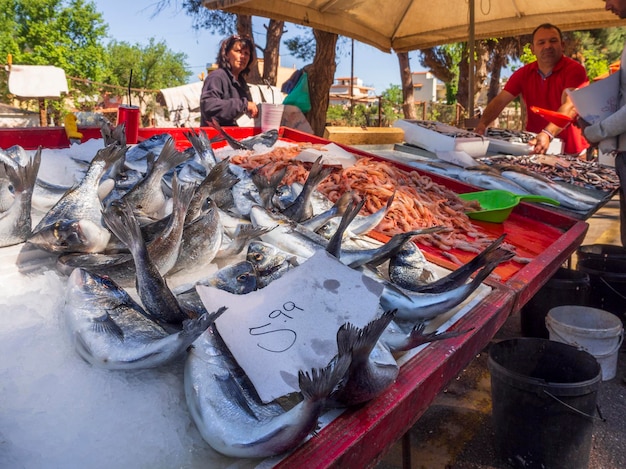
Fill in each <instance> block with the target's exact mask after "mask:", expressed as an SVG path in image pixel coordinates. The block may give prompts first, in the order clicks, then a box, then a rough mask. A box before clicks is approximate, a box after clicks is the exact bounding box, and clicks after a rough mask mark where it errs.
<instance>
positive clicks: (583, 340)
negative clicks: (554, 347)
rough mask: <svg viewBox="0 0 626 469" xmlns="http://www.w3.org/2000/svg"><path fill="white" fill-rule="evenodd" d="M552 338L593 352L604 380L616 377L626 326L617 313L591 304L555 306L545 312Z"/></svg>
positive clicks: (547, 326)
mask: <svg viewBox="0 0 626 469" xmlns="http://www.w3.org/2000/svg"><path fill="white" fill-rule="evenodd" d="M546 328H547V329H548V332H549V335H550V340H554V341H557V342H563V343H566V344H569V345H572V346H574V347H577V348H579V349H581V350H584V351H586V352H588V353H590V354H591V355H593V356H594V357H595V358H596V360H598V363H599V364H600V367H601V368H602V380H603V381H607V380H609V379H613V378H614V377H615V373H616V369H617V355H618V351H619V348H620V346H621V345H622V341H623V340H624V326H623V325H622V321H621V320H620V318H619V317H617V316H616V315H614V314H612V313H609V312H608V311H604V310H603V309H597V308H590V307H588V306H577V305H565V306H557V307H555V308H552V309H551V310H550V311H549V312H548V315H547V316H546Z"/></svg>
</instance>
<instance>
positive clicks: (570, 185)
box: [375, 120, 619, 220]
mask: <svg viewBox="0 0 626 469" xmlns="http://www.w3.org/2000/svg"><path fill="white" fill-rule="evenodd" d="M395 125H397V126H398V127H400V128H402V129H404V131H405V142H404V143H403V144H397V145H394V146H393V147H391V146H387V147H386V148H379V149H378V151H375V152H376V153H377V154H380V155H381V156H383V155H384V156H386V157H388V158H390V159H392V160H399V161H403V162H405V163H407V164H408V165H410V166H412V167H416V168H419V169H424V170H426V171H429V172H436V173H438V174H442V175H445V176H447V177H450V178H453V179H457V180H461V181H463V182H466V183H467V184H470V185H473V186H476V187H479V188H483V189H504V190H508V191H510V192H513V193H516V194H533V195H543V196H547V197H552V198H556V199H557V200H559V201H560V202H561V204H560V205H559V206H555V207H552V208H553V210H555V211H557V212H560V213H563V214H565V215H567V216H570V217H572V218H578V219H581V220H585V219H587V218H589V217H590V216H592V215H593V214H594V213H595V212H596V211H597V210H598V209H600V208H601V207H602V206H603V205H604V204H606V203H607V202H608V201H609V200H610V199H611V198H612V197H613V195H614V194H615V193H616V191H617V189H618V187H619V180H618V178H617V175H616V173H615V170H614V168H612V167H608V166H606V165H604V164H602V162H601V161H600V159H599V158H598V159H596V160H594V161H587V160H585V159H584V158H582V157H580V158H579V157H575V156H570V155H563V154H562V152H561V151H560V149H556V148H554V149H553V148H552V144H554V143H557V139H555V140H553V142H552V144H551V148H549V149H548V154H546V155H536V154H532V146H531V145H529V143H528V142H529V141H530V140H531V139H532V138H533V137H534V134H532V133H531V132H526V131H513V130H508V129H497V128H488V129H487V131H486V133H485V136H482V135H478V134H475V133H473V132H471V131H467V130H463V129H458V128H456V127H452V126H447V125H444V124H440V123H437V122H432V121H412V120H408V121H407V120H399V121H397V122H396V124H395Z"/></svg>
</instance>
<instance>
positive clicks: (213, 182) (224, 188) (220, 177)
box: [187, 159, 239, 222]
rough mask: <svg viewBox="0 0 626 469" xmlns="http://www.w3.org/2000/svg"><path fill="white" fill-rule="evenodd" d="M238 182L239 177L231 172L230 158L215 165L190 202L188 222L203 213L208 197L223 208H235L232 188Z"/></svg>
mask: <svg viewBox="0 0 626 469" xmlns="http://www.w3.org/2000/svg"><path fill="white" fill-rule="evenodd" d="M238 182H239V179H238V178H237V177H236V176H235V175H234V174H233V173H232V172H230V169H229V161H228V159H224V160H222V161H220V162H219V163H217V164H216V165H215V166H213V168H211V170H210V171H209V173H208V174H207V176H206V177H205V178H204V179H203V180H202V182H200V184H199V185H198V186H197V187H196V192H195V193H194V196H193V198H192V199H191V203H190V204H189V213H188V215H187V222H190V221H191V220H193V219H195V218H196V217H197V216H198V215H199V214H200V213H202V207H203V205H204V204H205V201H206V199H207V198H208V197H210V198H211V199H212V200H213V201H214V202H215V203H216V204H217V206H218V207H219V208H220V209H222V210H230V209H231V208H233V206H234V200H233V194H232V192H231V189H232V188H233V186H234V185H235V184H237V183H238Z"/></svg>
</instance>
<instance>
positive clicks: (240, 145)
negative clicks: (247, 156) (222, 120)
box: [211, 117, 251, 150]
mask: <svg viewBox="0 0 626 469" xmlns="http://www.w3.org/2000/svg"><path fill="white" fill-rule="evenodd" d="M211 124H212V126H213V128H215V130H217V131H218V132H219V133H220V135H221V136H222V137H224V140H226V141H227V142H228V144H229V145H230V146H231V148H233V149H234V150H251V148H250V147H249V146H248V145H246V144H244V143H241V142H239V141H238V140H235V139H234V138H233V137H231V136H230V135H229V134H228V133H227V132H226V131H225V130H224V129H223V128H222V126H221V125H220V124H219V122H217V119H215V117H214V118H212V119H211Z"/></svg>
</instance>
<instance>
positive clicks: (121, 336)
mask: <svg viewBox="0 0 626 469" xmlns="http://www.w3.org/2000/svg"><path fill="white" fill-rule="evenodd" d="M224 310H225V308H221V309H220V310H218V311H217V312H215V313H212V314H208V313H205V314H204V315H202V316H200V317H199V318H197V319H190V320H187V321H185V322H184V323H183V326H182V330H179V331H177V332H173V333H172V332H170V331H167V330H166V329H164V328H163V327H162V326H160V325H159V324H157V323H156V322H155V321H153V320H152V319H150V318H149V317H148V316H147V315H146V312H145V311H144V310H143V308H142V307H141V306H140V305H139V304H138V303H137V302H135V301H134V300H133V299H132V298H131V297H130V295H129V294H128V293H127V292H126V291H124V290H123V289H122V288H120V287H119V286H117V285H116V284H115V282H113V281H112V280H111V279H110V278H107V277H101V276H99V275H96V274H92V273H90V272H88V271H86V270H85V269H82V268H77V269H75V270H74V271H73V272H72V274H71V275H70V277H69V279H68V282H67V290H66V300H65V306H64V309H63V312H64V316H65V319H66V323H67V325H68V328H69V330H70V333H71V337H72V341H73V343H74V347H75V349H76V351H77V353H78V354H79V355H80V356H81V357H82V358H83V359H84V360H85V361H87V362H88V363H91V364H92V365H94V366H97V367H100V368H107V369H110V370H130V369H141V368H153V367H157V366H161V365H164V364H166V363H168V362H170V361H171V360H173V359H175V358H177V357H179V356H181V355H182V354H184V353H185V350H186V349H187V348H188V347H189V346H190V345H191V344H192V343H193V342H194V341H195V340H196V339H197V338H198V336H200V335H201V334H202V333H203V332H204V331H205V330H206V329H207V328H208V327H209V326H210V325H211V324H212V323H213V321H215V319H217V317H218V316H220V315H221V314H222V313H223V312H224Z"/></svg>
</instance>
